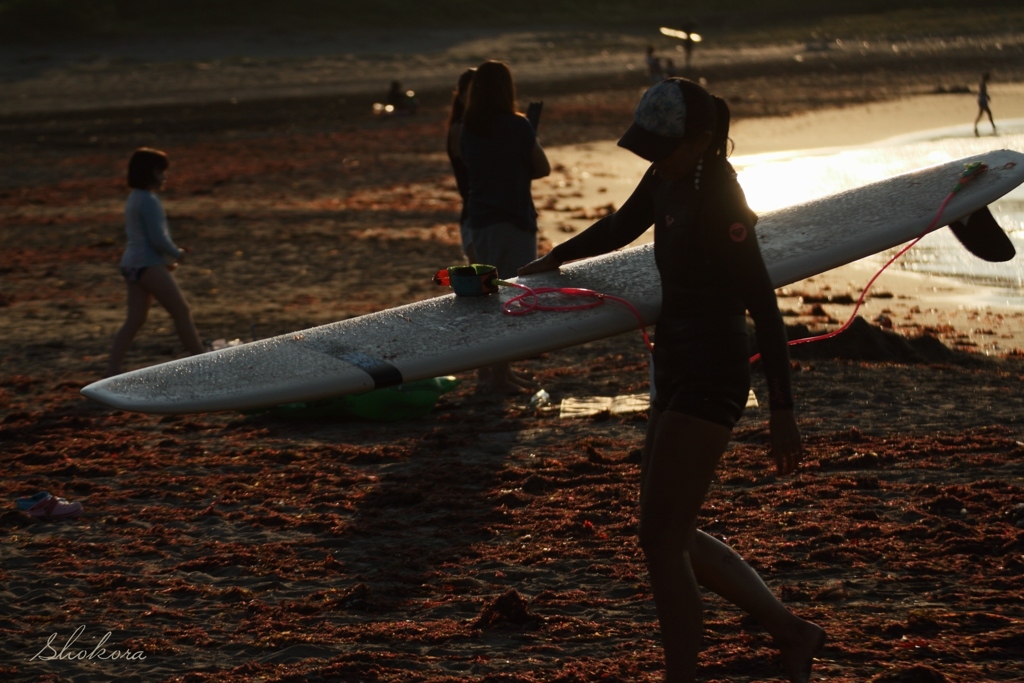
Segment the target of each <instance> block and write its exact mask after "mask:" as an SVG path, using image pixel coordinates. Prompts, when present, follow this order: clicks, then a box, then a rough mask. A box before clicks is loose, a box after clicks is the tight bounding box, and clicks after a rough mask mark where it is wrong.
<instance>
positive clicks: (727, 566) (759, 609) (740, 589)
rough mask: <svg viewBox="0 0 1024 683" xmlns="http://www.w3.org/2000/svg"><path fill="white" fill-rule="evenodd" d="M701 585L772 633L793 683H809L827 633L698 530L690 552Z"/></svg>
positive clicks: (714, 540)
mask: <svg viewBox="0 0 1024 683" xmlns="http://www.w3.org/2000/svg"><path fill="white" fill-rule="evenodd" d="M690 561H691V563H692V565H693V572H694V574H695V575H696V577H697V581H698V583H700V585H701V586H703V587H704V588H707V589H708V590H710V591H714V592H715V593H717V594H718V595H720V596H722V597H723V598H725V599H726V600H728V601H729V602H731V603H732V604H734V605H736V606H737V607H739V608H740V609H742V610H743V611H745V612H746V613H747V614H750V615H751V616H753V617H754V618H755V619H757V620H758V621H759V622H761V624H762V625H763V626H764V627H765V628H766V629H767V630H768V633H770V634H771V636H772V639H773V641H774V642H775V645H776V646H777V647H778V648H779V651H780V653H781V654H780V661H781V663H782V665H783V667H784V668H785V669H786V673H787V675H788V676H789V680H790V681H792V682H793V683H806V682H807V681H808V680H809V679H810V676H811V662H812V660H813V659H814V655H815V653H817V651H818V650H819V649H820V648H821V646H822V645H823V644H824V642H825V631H824V630H822V628H821V627H819V626H818V625H817V624H814V623H811V622H809V621H806V620H804V619H801V618H800V617H798V616H796V615H795V614H793V613H792V612H790V611H789V609H788V608H786V606H785V605H783V604H782V603H781V602H780V601H779V599H778V598H776V597H775V594H774V593H772V592H771V590H770V589H769V588H768V586H766V585H765V583H764V581H762V580H761V577H760V576H758V574H757V572H756V571H754V568H753V567H751V566H750V565H749V564H747V563H746V562H744V561H743V558H741V557H740V556H739V555H738V554H737V553H736V551H735V550H733V549H732V548H730V547H729V546H727V545H726V544H725V543H723V542H721V541H719V540H718V539H716V538H714V537H713V536H710V535H708V534H706V533H704V532H703V531H700V530H698V531H697V534H696V538H695V542H694V546H693V550H692V551H691V553H690Z"/></svg>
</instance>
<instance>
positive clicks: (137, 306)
mask: <svg viewBox="0 0 1024 683" xmlns="http://www.w3.org/2000/svg"><path fill="white" fill-rule="evenodd" d="M169 166H170V162H169V160H168V159H167V155H166V154H164V153H163V152H161V151H159V150H155V149H147V148H145V147H143V148H140V149H137V150H135V152H134V153H133V154H132V156H131V159H130V160H129V161H128V186H129V187H131V188H132V192H131V194H130V195H128V203H127V205H126V206H125V211H124V218H125V232H126V233H127V235H128V246H127V247H126V248H125V250H124V256H122V257H121V275H122V276H123V277H124V281H125V285H127V287H128V316H127V318H126V319H125V322H124V324H123V325H122V326H121V329H120V330H118V331H117V335H115V337H114V345H113V348H112V349H111V351H110V359H109V360H108V362H107V377H110V376H113V375H117V374H120V372H121V362H122V360H124V356H125V354H126V353H127V352H128V347H129V346H131V343H132V340H133V339H134V338H135V335H136V334H137V333H138V331H139V330H140V329H142V325H143V324H144V323H145V322H146V317H147V316H148V315H149V307H150V304H151V303H152V301H153V299H154V298H155V299H156V300H157V301H158V302H160V305H161V306H163V307H164V308H166V309H167V312H168V313H170V314H171V318H172V319H173V320H174V328H175V330H177V332H178V337H180V338H181V341H182V342H183V343H184V344H185V348H186V349H188V352H189V353H191V354H193V355H195V354H198V353H203V352H205V351H206V350H207V349H206V347H205V346H204V345H203V342H202V340H201V339H200V338H199V332H198V331H197V330H196V325H195V323H194V322H193V321H192V310H191V309H190V308H189V306H188V302H187V301H185V295H184V294H182V292H181V289H179V288H178V283H177V281H176V280H175V279H174V276H173V275H172V274H171V271H172V270H174V269H175V268H177V264H178V263H180V262H181V261H182V260H184V258H185V250H184V249H181V248H179V247H178V246H177V245H176V244H174V242H173V241H172V240H171V233H170V230H169V229H168V227H167V217H166V215H165V214H164V207H163V206H162V205H161V204H160V199H159V198H157V196H156V191H157V190H159V189H160V188H162V187H163V185H164V174H165V173H166V171H167V168H168V167H169Z"/></svg>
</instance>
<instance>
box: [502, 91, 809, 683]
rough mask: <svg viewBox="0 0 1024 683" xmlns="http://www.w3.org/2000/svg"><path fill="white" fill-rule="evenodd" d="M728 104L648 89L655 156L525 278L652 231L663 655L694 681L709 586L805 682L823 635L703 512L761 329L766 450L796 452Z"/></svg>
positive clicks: (647, 137)
mask: <svg viewBox="0 0 1024 683" xmlns="http://www.w3.org/2000/svg"><path fill="white" fill-rule="evenodd" d="M728 144H729V108H728V106H727V105H726V104H725V102H724V101H723V100H721V99H720V98H717V97H712V96H711V95H710V94H708V92H707V91H706V90H704V89H703V88H702V87H701V86H699V85H697V84H696V83H694V82H692V81H688V80H685V79H681V78H674V79H669V80H667V81H663V82H662V83H659V84H657V85H654V86H652V87H651V88H650V89H648V91H647V92H646V93H645V94H644V96H643V98H642V99H641V100H640V103H639V105H637V108H636V112H635V114H634V122H633V125H632V126H631V127H630V128H629V130H627V131H626V133H625V135H623V136H622V139H620V140H619V145H621V146H623V147H625V148H626V149H629V150H630V151H632V152H634V153H636V154H638V155H639V156H641V157H643V158H644V159H647V160H648V161H651V162H652V164H651V167H650V168H649V169H648V171H647V172H646V173H645V174H644V177H643V179H642V180H641V181H640V184H639V185H638V186H637V188H636V190H634V192H633V194H632V195H631V196H630V198H629V199H628V200H627V201H626V202H625V204H623V205H622V207H621V208H620V209H619V210H618V211H616V212H615V213H613V214H611V215H609V216H607V217H605V218H603V219H602V220H600V221H598V222H597V223H595V224H594V225H593V226H591V227H590V228H589V229H588V230H586V231H585V232H583V233H581V234H580V235H578V236H576V237H575V238H573V239H571V240H569V241H568V242H565V243H563V244H561V245H559V246H558V247H556V248H555V249H553V250H552V251H551V252H550V253H548V254H547V255H546V256H545V257H544V258H542V259H539V260H537V261H534V262H533V263H531V264H529V265H527V266H525V267H524V268H521V269H520V270H519V274H520V275H528V274H530V273H538V272H544V271H548V270H554V269H556V268H558V267H559V266H560V265H561V264H562V263H565V262H566V261H570V260H575V259H580V258H585V257H589V256H595V255H597V254H601V253H605V252H608V251H611V250H614V249H618V248H620V247H623V246H625V245H627V244H629V243H630V242H632V241H633V240H634V239H636V238H637V237H639V236H640V235H641V234H642V233H643V232H644V231H645V230H647V228H648V227H650V226H651V225H652V224H653V225H654V230H655V232H654V254H655V262H656V264H657V268H658V273H659V275H660V277H661V285H662V307H661V315H660V317H659V319H658V323H657V343H656V344H655V347H654V349H655V350H654V386H653V387H652V391H651V393H652V397H653V400H652V406H651V410H650V420H649V422H648V428H647V438H646V442H645V445H644V455H643V462H642V465H641V489H640V544H641V546H642V548H643V550H644V554H645V556H646V557H647V563H648V569H649V572H650V581H651V587H652V590H653V593H654V601H655V605H656V607H657V613H658V620H659V623H660V626H661V634H662V640H663V646H664V649H665V680H667V681H673V682H675V681H693V680H694V677H695V675H696V668H697V659H698V654H699V651H700V643H701V637H702V631H703V617H702V609H703V608H702V601H701V594H700V586H703V587H705V588H707V589H709V590H712V591H714V592H716V593H718V594H719V595H721V596H722V597H724V598H726V599H727V600H729V601H730V602H732V603H734V604H736V605H737V606H739V607H740V608H742V609H744V610H745V611H747V612H749V613H750V614H752V615H753V616H754V617H756V618H757V619H758V620H759V621H760V622H761V623H762V624H763V625H764V626H765V627H766V629H767V630H768V631H769V633H771V635H772V637H773V639H774V641H775V643H776V645H777V646H778V647H779V649H780V651H781V659H782V664H783V665H784V667H785V669H786V671H787V674H788V675H789V678H790V680H791V681H794V682H798V683H806V681H807V680H808V679H809V677H810V669H811V661H812V659H813V656H814V653H815V652H816V651H817V650H818V648H820V647H821V645H822V644H823V642H824V640H825V632H824V631H823V630H822V629H821V628H819V627H818V626H817V625H815V624H813V623H811V622H808V621H805V620H803V619H801V618H800V617H797V616H796V615H794V614H793V613H792V612H790V611H789V610H788V609H787V608H786V607H785V606H784V605H783V604H782V603H781V602H779V600H778V599H777V598H776V597H775V596H774V595H773V594H772V592H771V591H770V590H769V589H768V587H767V586H765V584H764V583H763V582H762V581H761V579H760V577H759V576H758V575H757V573H756V572H755V571H754V570H753V568H751V567H750V566H749V565H748V564H746V563H745V562H744V561H743V560H742V559H741V558H740V557H739V555H737V554H736V553H735V551H733V550H732V549H731V548H729V547H728V546H727V545H725V544H724V543H722V542H721V541H719V540H717V539H715V538H713V537H712V536H710V535H708V534H706V533H704V532H702V531H700V530H699V529H697V526H696V525H697V518H698V515H699V513H700V509H701V506H702V505H703V502H704V499H705V497H706V496H707V492H708V489H709V488H710V486H711V480H712V478H713V476H714V471H715V468H716V466H717V465H718V461H719V460H720V459H721V457H722V454H723V453H724V452H725V448H726V446H727V444H728V441H729V437H730V434H731V432H732V428H733V427H734V425H735V424H736V421H737V420H738V419H739V417H740V414H741V413H742V411H743V408H744V406H745V405H746V400H747V394H748V392H749V387H750V362H749V357H750V349H749V342H748V339H747V327H746V318H745V311H749V312H750V315H751V317H752V318H753V319H754V323H755V325H756V327H757V340H758V346H759V348H760V351H761V354H762V358H763V365H764V370H765V373H766V375H767V378H768V387H769V403H770V406H771V419H770V429H771V452H772V455H773V457H774V459H775V464H776V469H777V471H778V472H779V474H788V473H790V472H792V471H793V470H794V469H795V468H796V466H797V465H798V463H799V461H800V458H801V455H802V453H801V451H802V446H801V438H800V432H799V430H798V428H797V424H796V419H795V416H794V413H793V399H792V393H791V389H790V377H789V370H790V367H789V356H788V353H787V349H786V335H785V327H784V326H783V324H782V317H781V315H780V314H779V310H778V305H777V303H776V300H775V292H774V289H773V287H772V283H771V280H770V278H769V276H768V272H767V269H766V267H765V264H764V261H763V260H762V258H761V252H760V248H759V247H758V244H757V236H756V235H755V232H754V224H755V223H756V220H757V217H756V216H755V215H754V214H753V212H752V211H750V209H749V208H748V207H747V204H746V200H745V198H744V195H743V190H742V189H741V188H740V186H739V183H737V182H736V177H735V173H734V172H733V170H732V166H731V165H730V164H729V162H728V161H727V160H726V153H727V146H728Z"/></svg>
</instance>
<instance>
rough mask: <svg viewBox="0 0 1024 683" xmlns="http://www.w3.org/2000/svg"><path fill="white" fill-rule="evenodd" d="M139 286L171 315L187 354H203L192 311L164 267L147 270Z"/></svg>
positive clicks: (204, 348)
mask: <svg viewBox="0 0 1024 683" xmlns="http://www.w3.org/2000/svg"><path fill="white" fill-rule="evenodd" d="M139 284H140V285H142V287H143V288H144V289H145V290H146V291H147V292H149V293H150V294H152V295H153V298H155V299H156V300H157V301H158V302H159V303H160V305H161V306H163V307H164V308H166V309H167V312H168V313H170V314H171V319H172V320H173V321H174V329H175V330H176V331H177V333H178V337H179V338H180V339H181V341H182V343H183V344H184V345H185V348H186V349H187V350H188V352H189V353H191V354H193V355H195V354H198V353H205V352H206V347H205V346H204V345H203V341H202V340H201V339H200V338H199V331H198V330H196V324H195V322H194V321H193V320H192V309H190V308H189V306H188V302H187V301H186V300H185V295H184V294H182V292H181V289H180V288H179V287H178V282H177V281H176V280H175V279H174V276H173V275H171V273H170V271H169V270H167V268H166V267H164V266H154V267H152V268H147V269H146V272H145V273H143V274H142V277H141V278H139Z"/></svg>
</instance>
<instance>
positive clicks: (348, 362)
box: [82, 150, 1024, 413]
mask: <svg viewBox="0 0 1024 683" xmlns="http://www.w3.org/2000/svg"><path fill="white" fill-rule="evenodd" d="M972 162H983V163H984V164H985V165H986V166H987V170H986V171H985V172H983V173H981V174H980V175H978V176H977V178H976V179H974V180H972V181H971V182H970V183H968V184H967V185H966V187H965V188H964V189H963V190H961V191H959V192H957V193H956V194H955V195H954V196H953V198H952V200H951V201H949V203H948V205H947V206H946V209H945V211H944V212H943V215H942V218H941V220H940V221H939V222H938V223H937V225H938V226H944V225H949V224H951V223H953V222H954V221H957V220H958V219H962V218H966V217H967V216H969V215H971V214H973V213H975V212H979V211H980V210H982V209H984V208H985V207H986V206H987V205H988V204H989V203H991V202H993V201H995V200H996V199H998V198H999V197H1001V196H1003V195H1004V194H1006V193H1007V192H1009V191H1010V190H1012V189H1013V188H1015V187H1017V186H1018V185H1020V184H1021V183H1022V182H1024V154H1021V153H1019V152H1015V151H1007V150H1000V151H994V152H988V153H985V154H981V155H977V156H974V157H968V158H965V159H961V160H958V161H954V162H950V163H947V164H942V165H939V166H934V167H931V168H926V169H922V170H920V171H916V172H913V173H907V174H903V175H899V176H896V177H893V178H890V179H888V180H884V181H882V182H878V183H873V184H870V185H865V186H863V187H859V188H856V189H853V190H849V191H845V192H840V193H838V194H834V195H831V196H829V197H825V198H822V199H818V200H814V201H811V202H807V203H805V204H800V205H797V206H793V207H789V208H785V209H780V210H777V211H772V212H770V213H767V214H765V215H763V216H762V217H761V221H760V222H759V223H758V228H757V229H758V237H759V241H760V245H761V251H762V253H763V255H764V259H765V262H766V263H767V265H768V270H769V273H770V275H771V278H772V282H773V283H774V284H775V286H776V287H782V286H784V285H787V284H790V283H793V282H796V281H799V280H802V279H805V278H808V277H811V276H813V275H816V274H818V273H822V272H824V271H827V270H830V269H832V268H836V267H838V266H841V265H844V264H846V263H850V262H852V261H855V260H858V259H861V258H864V257H866V256H870V255H871V254H874V253H877V252H879V251H883V250H885V249H889V248H891V247H894V246H897V245H900V244H903V243H904V242H907V241H909V240H911V239H913V238H915V237H917V236H918V235H920V234H921V233H922V232H923V231H925V230H926V228H927V227H928V226H929V225H930V224H931V223H932V222H933V220H934V219H935V217H936V214H937V212H938V209H939V207H940V206H941V205H942V203H943V201H944V200H945V199H946V197H947V196H948V195H949V193H950V192H951V190H952V189H953V187H954V186H955V185H956V184H957V182H958V179H959V176H960V174H961V172H962V171H963V170H964V167H965V165H966V164H969V163H972ZM985 213H986V214H987V212H985ZM987 229H988V230H990V231H991V230H994V231H995V233H996V234H997V235H998V236H999V237H1001V238H1002V239H1004V240H1005V236H1004V235H1003V234H1002V233H1001V232H1000V231H998V229H996V228H987ZM964 231H965V228H964V227H963V226H962V225H960V226H958V235H959V234H961V233H963V232H964ZM968 232H969V231H968ZM991 236H992V235H991V234H989V235H987V236H986V235H981V241H982V242H985V241H986V240H987V239H988V238H989V237H991ZM965 243H966V242H965ZM1006 245H1009V242H1008V241H1007V242H1006ZM974 248H975V247H972V250H974ZM997 251H999V250H998V249H997ZM976 253H979V252H976ZM1012 253H1013V250H1012V246H1010V247H1009V255H1011V256H1012ZM1003 257H1005V254H1004V256H1003ZM521 281H522V282H523V283H524V284H527V285H529V286H531V287H544V286H556V287H580V288H586V289H591V290H595V291H597V292H602V293H605V294H611V295H614V296H617V297H622V298H624V299H627V300H628V301H630V302H631V303H632V304H633V305H634V306H635V307H636V308H637V310H638V311H639V312H640V314H641V315H642V317H643V319H644V322H645V324H650V323H653V322H655V321H656V319H657V317H658V313H659V310H660V305H661V286H660V282H659V278H658V272H657V269H656V267H655V265H654V251H653V246H652V245H650V244H647V245H643V246H639V247H633V248H630V249H625V250H622V251H619V252H615V253H612V254H607V255H604V256H600V257H596V258H592V259H587V260H584V261H578V262H576V263H571V264H567V265H565V266H563V267H562V269H561V271H560V272H558V273H545V274H542V275H535V276H529V277H525V278H521ZM519 293H521V291H520V290H518V289H511V288H506V287H502V288H501V291H500V292H499V293H498V294H492V295H489V296H483V297H464V296H455V295H454V294H449V295H446V296H440V297H437V298H434V299H429V300H427V301H421V302H418V303H414V304H409V305H406V306H400V307H398V308H392V309H388V310H385V311H381V312H379V313H373V314H370V315H364V316H360V317H358V318H352V319H349V320H344V321H340V322H336V323H331V324H328V325H322V326H319V327H314V328H311V329H307V330H303V331H301V332H295V333H292V334H285V335H281V336H277V337H273V338H270V339H264V340H261V341H256V342H252V343H249V344H243V345H241V346H235V347H230V348H226V349H223V350H220V351H214V352H211V353H207V354H203V355H199V356H192V357H189V358H184V359H180V360H176V361H171V362H169V363H163V364H161V365H157V366H153V367H149V368H144V369H141V370H135V371H133V372H129V373H125V374H123V375H118V376H116V377H111V378H108V379H104V380H101V381H99V382H95V383H93V384H90V385H89V386H87V387H85V388H84V389H82V393H83V394H85V395H86V396H88V397H89V398H92V399H95V400H97V401H101V402H103V403H106V404H109V405H111V406H114V407H116V408H120V409H124V410H132V411H138V412H147V413H197V412H211V411H220V410H245V409H252V408H259V407H264V406H271V405H279V404H283V403H292V402H299V401H310V400H314V399H319V398H327V397H331V396H340V395H343V394H352V393H361V392H365V391H370V390H373V389H376V388H382V387H387V386H394V385H398V384H401V383H402V382H411V381H414V380H419V379H426V378H430V377H436V376H440V375H447V374H451V373H456V372H462V371H466V370H471V369H474V368H478V367H481V366H485V365H489V364H493V363H498V362H502V361H513V360H518V359H522V358H528V357H531V356H535V355H538V354H540V353H544V352H546V351H552V350H555V349H559V348H565V347H569V346H574V345H577V344H582V343H585V342H588V341H593V340H595V339H600V338H603V337H607V336H611V335H614V334H619V333H622V332H626V331H629V330H633V329H636V328H637V320H636V318H635V317H634V315H633V314H632V313H631V312H629V311H628V310H627V309H626V307H624V306H622V305H619V304H616V303H614V302H610V301H609V302H606V303H605V304H604V305H602V306H598V307H596V308H591V309H588V310H583V311H574V312H544V311H540V312H536V313H532V314H529V315H519V316H511V315H506V314H504V313H503V312H502V304H503V302H505V301H507V300H508V299H510V298H512V297H513V296H516V295H518V294H519Z"/></svg>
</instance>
